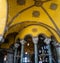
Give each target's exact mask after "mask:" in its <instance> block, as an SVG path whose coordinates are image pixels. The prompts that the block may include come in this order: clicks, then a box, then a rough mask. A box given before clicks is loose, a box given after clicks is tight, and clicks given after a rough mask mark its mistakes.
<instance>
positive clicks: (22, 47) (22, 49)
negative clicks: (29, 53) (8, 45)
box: [20, 44, 24, 63]
mask: <svg viewBox="0 0 60 63" xmlns="http://www.w3.org/2000/svg"><path fill="white" fill-rule="evenodd" d="M23 55H24V45H23V44H22V46H21V58H20V60H21V61H20V63H23Z"/></svg>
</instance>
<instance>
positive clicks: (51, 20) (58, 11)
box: [0, 0, 60, 47]
mask: <svg viewBox="0 0 60 63" xmlns="http://www.w3.org/2000/svg"><path fill="white" fill-rule="evenodd" d="M5 1H6V2H7V3H6V2H5V3H6V4H7V6H6V7H7V8H6V7H4V8H6V9H7V13H6V12H5V13H6V14H7V21H6V20H5V23H6V28H5V32H4V37H5V38H6V37H8V36H9V35H10V34H12V33H16V35H17V36H16V39H17V38H18V37H20V38H21V39H23V38H24V36H25V35H27V34H31V35H33V36H36V35H38V34H40V33H44V34H46V35H47V36H51V35H53V36H54V37H55V38H56V39H57V41H58V42H60V0H5ZM4 6H5V5H4ZM2 13H3V12H2ZM0 26H1V25H0ZM1 32H2V31H1ZM14 36H15V35H14ZM11 39H12V41H13V38H11ZM10 43H11V44H12V42H11V41H10ZM10 43H9V45H10ZM7 45H8V44H7ZM6 47H7V46H6Z"/></svg>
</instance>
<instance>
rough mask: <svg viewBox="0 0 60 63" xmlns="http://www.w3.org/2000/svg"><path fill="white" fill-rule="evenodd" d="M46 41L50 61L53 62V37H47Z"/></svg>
mask: <svg viewBox="0 0 60 63" xmlns="http://www.w3.org/2000/svg"><path fill="white" fill-rule="evenodd" d="M44 42H45V43H46V44H47V47H48V54H49V63H52V53H51V46H50V42H51V39H50V38H46V39H45V40H44Z"/></svg>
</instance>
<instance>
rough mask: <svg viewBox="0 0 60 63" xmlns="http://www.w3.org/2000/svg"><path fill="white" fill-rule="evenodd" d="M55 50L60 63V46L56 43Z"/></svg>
mask: <svg viewBox="0 0 60 63" xmlns="http://www.w3.org/2000/svg"><path fill="white" fill-rule="evenodd" d="M54 45H55V48H56V52H57V60H58V63H60V44H59V43H58V42H55V44H54Z"/></svg>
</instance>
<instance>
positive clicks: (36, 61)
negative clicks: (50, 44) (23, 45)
mask: <svg viewBox="0 0 60 63" xmlns="http://www.w3.org/2000/svg"><path fill="white" fill-rule="evenodd" d="M33 43H34V51H35V52H34V53H35V63H38V48H37V44H38V38H37V37H36V38H33Z"/></svg>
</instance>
